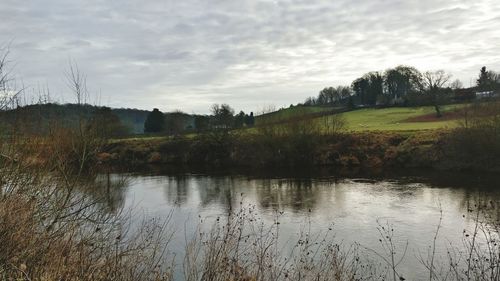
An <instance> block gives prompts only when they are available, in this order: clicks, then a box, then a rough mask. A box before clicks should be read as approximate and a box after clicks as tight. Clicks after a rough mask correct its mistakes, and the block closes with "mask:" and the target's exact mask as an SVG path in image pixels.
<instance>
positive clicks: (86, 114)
mask: <svg viewBox="0 0 500 281" xmlns="http://www.w3.org/2000/svg"><path fill="white" fill-rule="evenodd" d="M99 108H102V107H100V106H94V105H88V104H85V105H77V104H56V103H47V104H34V105H27V106H23V107H18V108H16V109H13V110H8V111H3V112H0V123H2V124H3V125H4V126H6V125H7V126H8V125H13V124H20V123H21V124H23V126H24V128H25V129H27V130H30V131H33V132H40V133H42V132H44V131H46V130H47V129H48V128H49V125H50V123H51V122H58V124H62V125H64V126H73V125H76V124H77V123H78V120H79V119H80V117H83V118H90V117H91V116H92V115H93V113H94V112H95V111H96V110H97V109H99ZM112 111H113V113H114V114H116V115H117V116H118V118H120V121H121V122H122V124H123V125H124V126H125V127H126V128H127V130H128V132H129V133H131V134H142V133H143V132H144V121H145V120H146V117H147V115H148V114H149V112H150V111H147V110H140V109H131V108H114V109H112Z"/></svg>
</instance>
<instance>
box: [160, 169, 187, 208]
mask: <svg viewBox="0 0 500 281" xmlns="http://www.w3.org/2000/svg"><path fill="white" fill-rule="evenodd" d="M161 181H162V184H163V185H164V188H163V190H164V192H165V197H166V200H167V202H169V203H170V204H173V205H179V206H180V205H183V204H185V203H186V202H187V199H188V195H189V186H190V183H191V182H192V178H191V177H188V176H184V175H181V176H172V177H167V178H166V179H164V178H162V180H161ZM165 181H166V182H165Z"/></svg>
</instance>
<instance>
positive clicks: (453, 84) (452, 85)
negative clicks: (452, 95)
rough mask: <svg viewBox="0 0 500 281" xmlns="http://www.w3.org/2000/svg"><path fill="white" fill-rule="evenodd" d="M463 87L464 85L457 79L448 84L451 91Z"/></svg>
mask: <svg viewBox="0 0 500 281" xmlns="http://www.w3.org/2000/svg"><path fill="white" fill-rule="evenodd" d="M463 87H464V85H463V84H462V81H460V80H459V79H455V80H454V81H453V82H451V83H450V88H452V89H453V90H456V89H462V88H463Z"/></svg>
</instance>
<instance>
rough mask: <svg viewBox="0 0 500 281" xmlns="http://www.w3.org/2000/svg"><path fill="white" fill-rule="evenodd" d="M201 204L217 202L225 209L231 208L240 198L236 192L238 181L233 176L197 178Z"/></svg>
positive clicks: (206, 204)
mask: <svg viewBox="0 0 500 281" xmlns="http://www.w3.org/2000/svg"><path fill="white" fill-rule="evenodd" d="M197 180H198V181H197V183H198V191H199V195H200V201H201V205H202V206H203V207H206V206H208V205H211V204H219V205H221V206H223V207H224V208H225V209H227V210H232V209H233V208H234V206H236V205H235V204H236V203H237V202H238V200H240V199H241V198H238V197H239V196H241V195H240V194H236V193H237V191H236V190H235V189H236V187H237V186H236V185H237V184H238V181H237V180H236V179H235V178H233V177H216V178H212V177H203V178H198V179H197Z"/></svg>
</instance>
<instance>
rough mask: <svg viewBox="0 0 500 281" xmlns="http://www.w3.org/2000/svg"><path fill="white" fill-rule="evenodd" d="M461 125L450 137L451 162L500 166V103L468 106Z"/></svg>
mask: <svg viewBox="0 0 500 281" xmlns="http://www.w3.org/2000/svg"><path fill="white" fill-rule="evenodd" d="M462 114H463V117H462V118H461V119H460V120H459V122H460V126H459V127H458V128H457V129H455V130H454V131H453V132H452V133H451V134H450V135H449V136H448V137H447V138H446V142H447V144H448V145H447V146H446V147H445V151H444V152H445V154H446V158H448V159H449V160H450V165H453V164H456V163H463V164H465V163H466V164H467V166H466V168H476V169H488V167H495V168H497V169H500V102H498V101H497V102H493V101H491V102H488V103H476V104H473V105H471V106H468V107H466V108H464V110H463V112H462Z"/></svg>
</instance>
